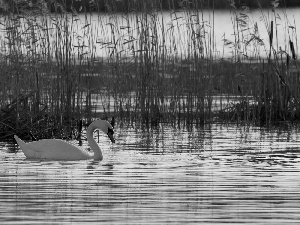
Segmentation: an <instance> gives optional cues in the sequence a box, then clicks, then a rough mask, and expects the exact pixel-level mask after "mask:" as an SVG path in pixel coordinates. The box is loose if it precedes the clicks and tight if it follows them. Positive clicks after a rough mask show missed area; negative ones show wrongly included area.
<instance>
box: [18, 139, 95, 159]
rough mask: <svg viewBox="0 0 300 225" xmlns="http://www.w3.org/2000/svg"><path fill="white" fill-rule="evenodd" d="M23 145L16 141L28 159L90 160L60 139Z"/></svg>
mask: <svg viewBox="0 0 300 225" xmlns="http://www.w3.org/2000/svg"><path fill="white" fill-rule="evenodd" d="M21 141H22V140H21ZM22 142H23V141H22ZM23 143H24V142H23ZM23 143H21V144H20V143H19V141H18V144H19V146H20V148H21V149H22V151H23V153H24V154H25V156H26V157H27V158H30V159H44V160H82V159H90V158H92V157H91V156H90V155H89V153H88V152H87V151H85V150H83V149H80V148H78V147H76V146H74V145H72V144H69V143H67V142H65V141H63V140H60V139H44V140H40V141H34V142H31V143H24V144H23Z"/></svg>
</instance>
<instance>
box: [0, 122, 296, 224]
mask: <svg viewBox="0 0 300 225" xmlns="http://www.w3.org/2000/svg"><path fill="white" fill-rule="evenodd" d="M281 127H282V126H281ZM95 138H98V137H97V135H96V137H95ZM99 140H100V142H101V143H100V145H101V147H102V149H103V151H104V160H103V161H101V162H95V161H76V162H72V161H65V162H59V161H31V160H27V159H26V158H25V156H24V155H23V153H22V151H18V152H17V153H14V150H13V146H12V145H11V144H10V143H1V147H0V163H1V166H0V202H1V203H0V214H1V217H0V224H83V223H84V224H99V223H100V222H102V223H103V224H185V223H186V224H200V223H201V224H223V223H227V224H234V223H235V224H299V223H300V213H299V212H300V179H299V170H300V158H299V144H300V143H299V141H298V140H299V133H298V129H297V128H295V127H291V126H285V127H282V128H281V129H278V128H268V129H267V128H259V127H248V126H236V125H220V124H213V125H207V126H204V127H195V126H190V127H180V128H178V127H177V128H174V127H172V126H169V125H161V126H160V127H156V128H153V129H147V128H143V127H141V126H135V125H132V124H118V126H117V127H116V140H117V142H116V143H115V144H113V145H111V144H110V143H109V140H108V139H106V138H105V136H103V135H102V134H100V136H99ZM86 146H87V144H86V142H85V141H84V143H83V147H86Z"/></svg>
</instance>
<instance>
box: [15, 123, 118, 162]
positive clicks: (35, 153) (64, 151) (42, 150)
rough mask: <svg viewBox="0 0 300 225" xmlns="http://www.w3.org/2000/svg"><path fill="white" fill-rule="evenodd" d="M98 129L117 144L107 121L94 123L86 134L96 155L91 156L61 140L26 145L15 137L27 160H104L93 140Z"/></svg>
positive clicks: (44, 140) (46, 140)
mask: <svg viewBox="0 0 300 225" xmlns="http://www.w3.org/2000/svg"><path fill="white" fill-rule="evenodd" d="M96 129H100V130H102V131H103V132H104V133H106V134H107V135H108V137H109V138H110V140H111V142H113V143H114V142H115V140H114V138H113V133H114V131H113V127H112V125H111V124H110V123H109V122H107V121H105V120H95V121H94V122H92V123H91V124H90V125H89V127H88V129H87V132H86V135H87V140H88V143H89V145H90V147H91V149H92V150H93V151H94V154H90V153H89V152H87V151H86V150H84V149H80V148H78V147H76V146H74V145H71V144H68V143H67V142H65V141H63V140H60V139H43V140H40V141H34V142H31V143H25V142H24V141H22V140H21V139H20V138H19V137H18V136H17V135H14V138H15V140H16V141H17V143H18V145H19V146H20V148H21V149H22V151H23V153H24V154H25V156H26V157H27V158H30V159H43V160H85V159H95V160H102V159H103V155H102V151H101V149H100V147H99V146H98V144H97V143H96V141H95V140H94V138H93V133H94V131H95V130H96Z"/></svg>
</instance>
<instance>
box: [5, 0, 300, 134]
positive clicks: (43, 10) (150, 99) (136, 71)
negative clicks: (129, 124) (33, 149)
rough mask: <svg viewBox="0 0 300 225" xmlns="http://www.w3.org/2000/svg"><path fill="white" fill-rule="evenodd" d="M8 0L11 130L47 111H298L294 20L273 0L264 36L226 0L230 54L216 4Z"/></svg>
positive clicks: (181, 114)
mask: <svg viewBox="0 0 300 225" xmlns="http://www.w3.org/2000/svg"><path fill="white" fill-rule="evenodd" d="M4 2H5V1H4ZM213 2H214V1H212V3H213ZM2 3H3V2H2ZM14 3H15V4H14V10H9V7H7V6H6V8H5V7H4V6H3V5H2V6H0V7H1V8H2V14H1V18H0V28H1V32H2V35H1V36H0V49H1V54H0V67H1V72H0V74H1V75H0V76H1V82H0V86H1V87H0V107H1V108H2V109H1V110H2V112H3V113H5V110H6V109H7V107H11V106H12V105H13V108H14V110H13V111H14V112H15V113H14V114H13V115H14V116H9V119H6V120H4V121H3V120H2V121H1V123H0V126H4V127H6V128H7V133H9V134H10V133H14V132H16V130H15V129H17V128H16V127H20V124H22V123H23V122H22V121H24V119H23V118H22V115H23V117H27V119H28V118H30V119H29V120H28V121H31V122H30V124H41V123H43V121H48V122H49V118H51V121H54V122H53V123H52V122H51V126H53V124H57V126H55V127H56V129H60V128H62V127H64V126H63V124H64V123H65V124H73V122H72V121H77V120H80V119H82V118H84V119H86V120H87V121H90V120H91V119H92V118H95V117H108V116H112V115H114V116H118V117H120V118H121V119H130V120H134V121H139V122H143V123H151V124H157V123H159V122H172V123H178V122H180V121H186V122H187V123H194V122H196V123H204V122H209V121H213V120H215V119H216V118H221V119H224V120H238V121H242V120H243V121H249V122H261V123H269V122H272V121H274V120H297V119H299V116H300V111H299V90H298V89H299V88H298V86H299V85H298V83H299V68H298V67H299V61H297V54H298V52H297V49H298V42H297V35H296V26H295V24H294V23H293V22H290V21H288V19H287V17H286V18H280V21H277V20H279V18H278V16H277V13H276V11H277V10H278V9H277V7H278V0H275V1H271V4H272V9H271V10H270V12H268V13H266V11H265V10H263V9H261V18H262V19H263V21H264V23H265V26H266V28H265V29H266V30H267V31H268V34H269V40H268V43H266V41H265V40H262V39H261V38H260V34H259V30H258V27H257V23H256V22H255V21H251V11H250V10H249V8H247V7H246V6H242V7H241V8H238V7H237V5H236V4H235V1H234V0H230V1H229V6H230V7H231V19H232V26H233V28H234V34H233V36H232V37H233V38H232V37H231V38H227V37H225V36H224V39H223V41H224V48H225V47H230V49H231V50H232V55H231V57H229V58H224V55H223V53H222V51H223V50H222V49H217V47H216V46H217V43H216V38H215V18H214V12H215V9H214V4H212V6H210V7H211V9H210V13H209V14H208V17H207V15H206V14H205V13H207V11H205V8H207V7H206V6H207V5H205V1H202V0H200V1H199V0H198V1H197V0H192V1H180V10H177V8H178V4H179V3H178V2H177V1H175V0H168V1H167V5H168V7H169V10H168V11H164V10H163V9H165V7H166V1H164V2H162V1H159V0H156V1H150V0H149V1H148V0H147V1H132V2H131V1H128V2H127V3H126V5H125V4H124V8H123V10H122V12H119V11H116V9H119V8H120V4H121V3H122V1H107V2H106V12H105V13H104V12H102V11H100V10H99V12H97V11H96V12H88V11H86V7H82V8H80V7H79V10H75V8H74V7H73V6H72V4H71V5H70V4H67V2H66V1H52V3H53V4H54V6H55V7H54V9H55V10H56V11H55V12H51V10H50V8H49V5H48V4H47V1H44V0H36V1H30V0H24V1H14ZM94 3H95V2H94ZM74 4H75V3H74ZM76 4H78V1H77V3H76ZM95 4H96V3H95ZM96 6H97V5H96ZM96 6H94V9H95V8H96V9H97V7H96ZM175 6H176V7H175ZM67 8H68V9H69V11H67V10H66V9H67ZM51 9H52V10H53V5H52V8H51ZM166 18H169V20H168V21H166ZM279 22H280V23H284V31H281V30H279V28H278V26H277V24H279ZM282 32H284V33H285V35H286V44H285V46H280V45H279V44H278V38H277V37H278V35H279V33H280V35H282ZM261 52H265V53H266V57H262V53H261ZM26 96H27V97H28V96H30V98H29V97H28V98H27V99H29V101H27V103H26V104H25V105H24V104H23V103H22V102H23V99H24V98H25V97H26ZM22 104H23V105H22ZM24 112H26V113H24ZM48 122H47V123H48ZM47 123H46V124H47ZM31 126H32V125H31ZM31 126H28V130H33V129H31V128H30V127H31ZM21 130H22V129H21ZM71 130H72V129H71ZM70 132H71V131H70ZM38 133H39V134H40V133H41V132H40V131H36V134H35V135H37V134H38ZM50 133H51V132H50ZM52 134H53V132H52Z"/></svg>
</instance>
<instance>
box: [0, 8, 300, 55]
mask: <svg viewBox="0 0 300 225" xmlns="http://www.w3.org/2000/svg"><path fill="white" fill-rule="evenodd" d="M299 11H300V8H288V9H280V8H277V9H276V10H275V12H272V10H271V9H269V10H267V9H264V10H251V11H250V12H248V13H245V12H240V11H236V12H230V11H229V10H214V11H212V10H203V11H201V12H198V13H196V12H181V11H178V12H171V11H170V12H168V11H164V12H158V13H152V14H151V16H150V15H149V14H147V16H145V15H144V14H139V13H129V14H121V13H115V14H104V13H100V14H98V13H92V14H77V15H75V14H68V15H67V17H64V16H63V15H60V14H52V15H46V14H45V15H44V16H40V17H37V19H34V20H33V19H30V18H31V17H30V16H29V17H28V19H29V20H28V21H26V20H25V19H22V18H21V19H20V20H21V25H20V26H16V28H17V30H18V32H19V33H20V35H23V34H24V35H25V36H26V38H27V39H28V40H27V39H26V38H24V40H23V42H22V43H20V46H19V50H21V49H23V50H22V51H23V52H24V54H25V55H27V54H28V49H35V51H36V52H37V53H39V54H41V55H44V54H45V48H46V47H45V46H48V47H47V48H48V50H49V51H50V53H49V54H51V51H53V53H52V54H53V57H54V56H55V54H57V52H56V51H57V48H58V49H60V48H62V50H63V49H64V48H65V46H66V45H68V46H70V49H68V51H70V53H71V56H72V57H75V58H76V59H77V58H78V57H79V55H80V57H83V56H84V57H85V56H88V57H89V58H90V57H92V58H96V59H97V58H98V57H104V58H106V57H110V56H116V55H117V57H118V58H120V57H132V56H135V55H136V54H137V53H138V52H140V51H143V50H145V49H143V48H141V45H144V48H145V46H146V43H148V45H149V46H150V47H151V48H154V49H151V51H154V52H153V53H155V54H158V55H159V56H164V57H165V58H168V57H174V56H176V57H179V58H180V57H182V56H183V57H190V54H191V53H192V52H197V53H198V54H200V55H201V56H204V57H205V58H206V57H208V58H211V57H213V58H214V59H215V58H220V57H224V58H230V57H233V56H235V55H237V54H240V55H243V54H244V55H247V56H248V57H249V58H251V57H253V58H255V59H257V58H258V57H266V56H267V55H268V54H269V34H268V32H269V31H270V24H271V21H273V22H274V40H273V46H274V48H275V50H276V51H277V52H280V50H282V51H286V52H287V53H290V47H289V40H291V41H293V42H294V44H295V49H296V54H299V53H298V50H297V46H296V45H297V40H299V36H300V29H299V26H300V13H299ZM240 13H242V14H240ZM237 20H238V21H240V23H239V25H237V24H236V21H237ZM242 20H243V21H244V22H246V23H243V22H241V21H242ZM0 21H1V24H0V28H1V30H2V34H3V38H1V36H0V47H1V53H2V54H9V45H10V44H11V43H9V42H7V40H8V39H9V38H4V37H5V36H7V31H9V30H10V29H11V26H12V25H11V20H9V19H6V17H1V18H0ZM33 24H35V25H36V26H35V27H33ZM45 27H47V28H48V29H45ZM237 27H239V28H238V29H237ZM62 28H63V30H62ZM28 30H29V31H30V32H28ZM66 36H67V37H66ZM22 37H23V36H22ZM32 39H33V41H32V43H31V42H30V41H29V40H32ZM224 39H227V40H228V41H227V43H230V42H229V41H231V42H233V43H235V45H234V44H228V45H224ZM258 39H260V40H261V42H256V41H257V40H258ZM20 40H21V39H20ZM66 40H68V43H67V44H66V43H64V42H65V41H66ZM48 42H49V43H48ZM142 43H143V44H142ZM48 44H49V45H48ZM234 49H236V51H235V50H234ZM6 51H7V52H6ZM47 54H48V53H47ZM290 55H291V54H290ZM56 57H57V56H56ZM54 58H55V57H54Z"/></svg>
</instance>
